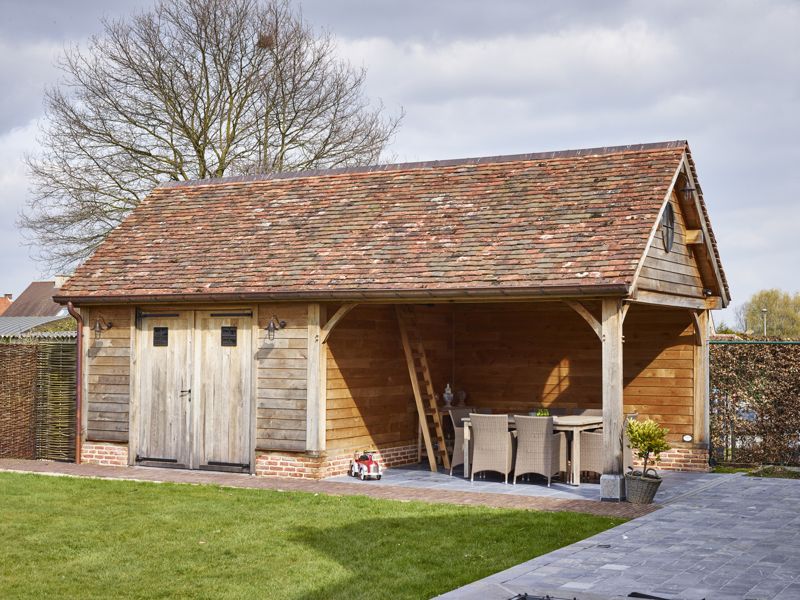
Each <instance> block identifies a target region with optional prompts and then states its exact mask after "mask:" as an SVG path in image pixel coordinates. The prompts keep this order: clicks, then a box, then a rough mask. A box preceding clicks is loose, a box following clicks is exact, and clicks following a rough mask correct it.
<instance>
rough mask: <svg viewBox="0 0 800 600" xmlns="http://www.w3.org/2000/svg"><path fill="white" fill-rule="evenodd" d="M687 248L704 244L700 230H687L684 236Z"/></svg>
mask: <svg viewBox="0 0 800 600" xmlns="http://www.w3.org/2000/svg"><path fill="white" fill-rule="evenodd" d="M684 239H685V241H686V245H687V246H702V245H703V244H705V243H706V238H705V236H704V235H703V230H702V229H687V230H686V232H685V234H684Z"/></svg>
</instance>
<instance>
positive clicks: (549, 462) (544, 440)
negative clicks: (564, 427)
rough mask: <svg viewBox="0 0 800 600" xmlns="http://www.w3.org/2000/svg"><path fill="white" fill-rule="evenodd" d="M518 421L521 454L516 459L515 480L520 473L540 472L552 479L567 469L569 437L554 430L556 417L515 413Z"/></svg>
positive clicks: (518, 444)
mask: <svg viewBox="0 0 800 600" xmlns="http://www.w3.org/2000/svg"><path fill="white" fill-rule="evenodd" d="M514 419H515V421H516V424H517V432H516V433H517V457H516V459H515V460H514V483H517V477H519V476H520V475H525V474H528V473H536V474H538V475H543V476H544V477H546V478H547V487H550V480H551V479H552V477H553V476H554V475H557V474H558V473H562V472H566V470H567V438H566V436H565V435H564V432H561V431H559V432H558V433H554V432H553V417H526V416H522V415H515V416H514Z"/></svg>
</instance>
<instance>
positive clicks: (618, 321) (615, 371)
mask: <svg viewBox="0 0 800 600" xmlns="http://www.w3.org/2000/svg"><path fill="white" fill-rule="evenodd" d="M601 326H602V336H601V340H602V344H603V349H602V387H603V475H602V476H601V478H600V493H601V497H602V499H603V500H615V501H619V500H623V499H624V498H625V480H624V474H623V472H622V426H623V423H624V414H623V413H624V409H623V380H622V364H623V363H622V302H621V301H620V300H615V299H605V300H603V303H602V317H601Z"/></svg>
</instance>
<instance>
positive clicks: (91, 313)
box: [82, 307, 132, 442]
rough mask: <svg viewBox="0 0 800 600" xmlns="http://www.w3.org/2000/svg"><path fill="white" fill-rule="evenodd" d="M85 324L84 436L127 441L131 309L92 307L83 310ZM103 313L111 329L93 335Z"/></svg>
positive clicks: (93, 438)
mask: <svg viewBox="0 0 800 600" xmlns="http://www.w3.org/2000/svg"><path fill="white" fill-rule="evenodd" d="M82 314H83V322H84V324H85V330H84V332H85V336H86V337H85V339H84V348H85V350H84V352H85V360H86V364H85V367H84V374H85V377H86V381H85V382H84V389H85V390H86V411H87V415H86V427H87V429H86V437H87V439H89V440H94V441H106V442H127V441H128V410H129V406H130V389H131V388H130V382H131V326H132V322H131V309H130V308H128V307H91V308H84V309H83V310H82ZM99 317H102V318H103V319H105V321H106V322H107V323H112V327H111V329H108V330H106V331H103V332H101V333H100V335H99V336H98V335H96V334H95V332H94V331H93V329H92V328H93V326H94V324H95V321H96V320H97V319H98V318H99Z"/></svg>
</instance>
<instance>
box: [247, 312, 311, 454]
mask: <svg viewBox="0 0 800 600" xmlns="http://www.w3.org/2000/svg"><path fill="white" fill-rule="evenodd" d="M273 315H274V316H275V317H276V318H277V319H278V320H281V321H286V327H285V328H284V329H279V330H277V331H276V332H275V335H274V338H273V339H272V340H270V339H268V334H267V331H266V327H267V324H268V323H269V320H270V319H271V318H272V317H273ZM256 340H257V342H256V371H257V373H256V377H257V382H256V448H257V449H259V450H294V451H304V450H305V449H306V376H307V373H306V362H307V358H308V307H307V305H305V304H288V303H281V304H259V305H258V336H257V338H256Z"/></svg>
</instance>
